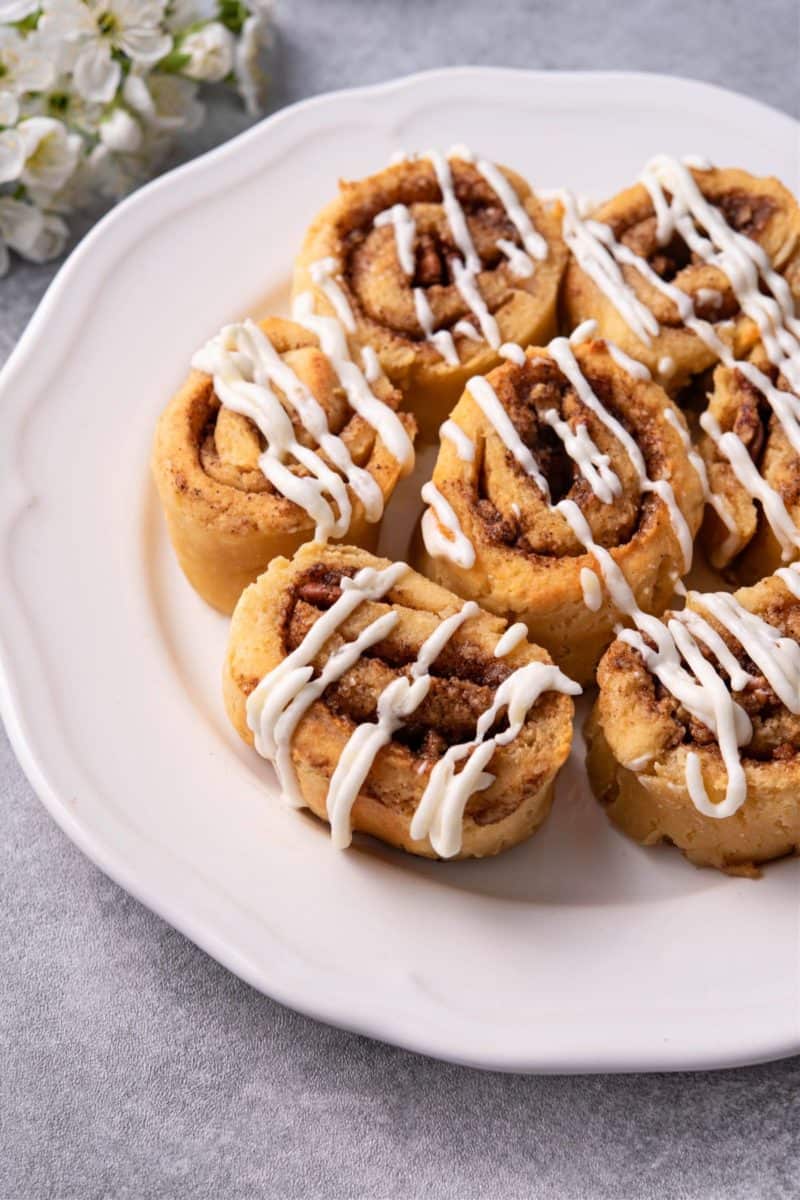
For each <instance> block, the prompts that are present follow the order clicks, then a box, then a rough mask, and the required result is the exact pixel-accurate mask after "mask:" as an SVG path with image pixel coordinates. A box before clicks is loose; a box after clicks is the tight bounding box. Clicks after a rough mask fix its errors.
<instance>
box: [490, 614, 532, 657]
mask: <svg viewBox="0 0 800 1200" xmlns="http://www.w3.org/2000/svg"><path fill="white" fill-rule="evenodd" d="M527 636H528V626H527V625H525V624H523V622H522V621H517V623H516V624H515V625H509V627H508V629H507V630H506V631H505V633H504V634H502V635H501V637H500V640H499V641H498V643H497V645H496V646H495V648H494V656H495V658H505V657H506V655H507V654H510V653H511V651H512V650H516V648H517V646H518V645H519V644H520V642H524V641H525V639H526V638H527Z"/></svg>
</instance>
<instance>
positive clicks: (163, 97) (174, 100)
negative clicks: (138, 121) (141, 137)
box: [122, 71, 205, 132]
mask: <svg viewBox="0 0 800 1200" xmlns="http://www.w3.org/2000/svg"><path fill="white" fill-rule="evenodd" d="M122 94H123V96H124V98H125V102H126V103H127V104H128V105H129V106H130V107H131V108H132V109H133V110H134V111H135V112H138V113H140V114H141V116H142V118H143V119H144V120H145V121H147V122H148V124H150V125H153V126H154V127H155V128H156V129H185V130H187V131H189V132H191V131H192V130H193V129H197V128H198V126H199V125H200V124H201V122H202V120H203V115H204V112H205V109H204V108H203V105H202V104H201V103H200V101H199V100H198V99H197V88H196V86H195V84H193V83H190V82H189V80H188V79H178V78H177V77H176V76H175V75H160V74H159V73H158V72H154V73H153V74H152V75H149V76H147V78H146V79H145V78H143V76H141V75H139V74H136V73H134V72H133V71H132V72H131V74H130V75H129V76H128V78H127V79H126V80H125V84H124V86H123V89H122Z"/></svg>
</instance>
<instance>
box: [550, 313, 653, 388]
mask: <svg viewBox="0 0 800 1200" xmlns="http://www.w3.org/2000/svg"><path fill="white" fill-rule="evenodd" d="M578 328H580V326H578ZM570 342H572V338H570ZM572 344H573V345H574V344H575V343H574V342H573V343H572ZM606 350H607V351H608V353H609V354H610V355H611V357H612V358H613V360H614V362H615V363H616V364H617V366H618V367H621V368H622V370H623V371H627V372H628V374H629V375H631V376H632V377H633V378H634V379H641V380H642V381H643V382H647V381H649V380H650V379H652V378H653V376H652V375H651V374H650V371H649V370H648V368H647V367H646V366H645V365H644V363H641V362H639V360H638V358H631V356H630V354H626V353H625V351H624V350H623V349H621V347H619V346H617V345H616V344H615V343H614V342H609V341H608V340H607V339H606Z"/></svg>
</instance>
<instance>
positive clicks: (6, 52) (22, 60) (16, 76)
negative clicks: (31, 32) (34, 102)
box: [0, 26, 54, 96]
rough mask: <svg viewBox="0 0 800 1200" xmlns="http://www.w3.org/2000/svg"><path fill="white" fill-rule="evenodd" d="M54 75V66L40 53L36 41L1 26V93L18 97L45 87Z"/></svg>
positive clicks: (38, 44)
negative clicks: (8, 93)
mask: <svg viewBox="0 0 800 1200" xmlns="http://www.w3.org/2000/svg"><path fill="white" fill-rule="evenodd" d="M53 75H54V69H53V64H52V62H51V61H49V60H48V58H47V57H46V56H45V55H44V54H43V53H41V48H40V43H39V42H38V40H37V39H36V38H33V37H23V35H22V34H21V33H19V32H18V31H17V30H16V29H10V28H3V27H1V26H0V79H2V81H3V91H4V92H11V93H13V95H15V96H21V95H22V94H23V92H38V91H41V89H42V88H46V87H47V86H48V84H49V83H50V81H51V80H52V78H53Z"/></svg>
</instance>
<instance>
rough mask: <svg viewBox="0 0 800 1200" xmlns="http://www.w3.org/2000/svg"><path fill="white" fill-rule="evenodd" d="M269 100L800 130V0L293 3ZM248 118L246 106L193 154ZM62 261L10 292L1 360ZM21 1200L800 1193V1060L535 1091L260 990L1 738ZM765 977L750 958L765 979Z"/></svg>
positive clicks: (6, 1028) (0, 956)
mask: <svg viewBox="0 0 800 1200" xmlns="http://www.w3.org/2000/svg"><path fill="white" fill-rule="evenodd" d="M279 21H280V33H279V39H278V45H277V52H276V56H275V62H274V66H273V84H272V95H271V100H272V105H273V107H278V106H280V105H283V104H286V103H289V102H291V101H293V100H297V99H300V98H301V97H303V96H307V95H311V94H312V93H314V92H320V91H326V90H328V89H331V88H337V87H343V86H347V85H351V84H357V83H366V82H371V81H374V80H379V79H384V78H388V77H390V76H393V75H398V74H403V73H406V72H409V71H412V70H417V69H420V68H423V67H430V66H439V65H444V64H448V63H464V62H470V63H492V64H498V65H506V66H532V67H560V68H567V67H573V68H581V67H582V68H601V67H602V68H613V67H617V68H629V69H638V70H656V71H665V72H671V73H676V74H681V75H689V76H695V77H698V78H702V79H708V80H711V81H713V82H717V83H722V84H725V85H727V86H730V87H733V88H737V89H739V90H740V91H743V92H748V93H750V94H751V95H754V96H757V97H759V98H760V99H762V100H765V101H767V102H769V103H772V104H774V105H777V106H779V107H781V108H783V109H785V110H787V111H788V112H791V113H792V114H793V115H795V116H797V115H800V76H799V75H798V62H799V61H800V59H799V57H798V56H799V55H800V8H798V5H797V0H766V2H761V3H755V0H692V2H691V3H687V2H686V0H672V2H670V0H640V2H639V3H637V4H635V5H634V4H628V3H626V4H623V3H617V4H615V5H613V6H612V5H611V4H610V3H609V2H608V0H606V3H605V4H604V5H592V4H590V3H588V2H587V0H580V2H578V0H550V3H547V4H545V3H538V2H534V3H517V4H515V3H513V0H488V2H487V0H460V3H446V2H444V0H440V2H432V3H431V2H428V3H423V2H422V0H416V2H414V0H405V2H404V3H397V2H388V0H362V2H361V3H358V2H356V0H292V2H290V0H284V3H283V6H282V9H281V11H280V18H279ZM245 124H246V121H245V119H244V118H243V117H242V115H241V114H240V113H238V112H237V110H236V108H235V106H234V105H233V104H230V105H223V106H221V107H220V108H218V109H217V110H216V111H215V112H214V115H213V119H212V120H211V122H210V124H209V126H208V127H207V128H206V129H204V130H203V131H202V132H201V133H200V134H199V135H195V137H194V138H193V139H192V142H191V145H190V146H189V147H185V148H184V149H185V150H186V152H187V154H188V153H189V152H191V153H196V152H198V151H199V150H201V149H204V148H205V147H206V146H208V145H211V144H213V142H215V141H217V140H219V139H221V138H223V137H227V136H229V135H230V134H232V133H234V132H237V131H238V130H239V129H241V128H243V127H244V125H245ZM52 274H53V268H52V267H40V268H36V267H20V268H17V269H16V270H15V271H14V272H13V274H12V275H11V276H10V277H9V278H7V279H6V280H4V281H2V282H0V357H5V356H6V355H7V354H8V352H9V351H10V350H11V348H12V346H13V345H14V342H15V341H16V339H17V337H18V336H19V334H20V332H21V331H22V329H23V327H24V325H25V323H26V322H27V320H28V318H29V316H30V314H31V312H32V311H33V309H34V307H35V305H36V303H37V301H38V300H39V298H40V296H41V295H42V292H43V291H44V288H45V286H46V285H47V283H48V282H49V280H50V278H51V277H52ZM0 820H2V830H3V832H2V836H0V879H1V880H2V903H1V904H0V1198H2V1200H18V1198H19V1200H23V1198H28V1197H36V1198H37V1200H38V1198H39V1197H59V1198H63V1200H68V1198H69V1200H72V1198H75V1200H78V1198H80V1200H84V1198H91V1200H94V1198H95V1197H96V1198H98V1200H99V1198H100V1197H110V1198H114V1200H117V1198H120V1200H122V1198H126V1197H131V1198H139V1197H147V1198H150V1197H165V1198H167V1197H168V1198H170V1200H178V1198H180V1197H214V1198H220V1200H240V1198H241V1200H244V1198H249V1197H256V1196H258V1197H261V1196H264V1197H276V1198H277V1197H281V1198H284V1197H285V1198H287V1200H288V1198H290V1197H304V1198H312V1197H324V1198H326V1200H327V1198H334V1197H376V1198H383V1197H404V1198H405V1197H412V1196H429V1197H432V1198H433V1200H439V1198H440V1197H454V1198H458V1200H471V1198H473V1197H504V1198H507V1200H517V1198H523V1197H525V1198H527V1197H553V1198H557V1200H570V1198H572V1197H581V1198H586V1200H600V1198H602V1197H609V1198H611V1197H613V1198H614V1200H620V1198H624V1200H629V1198H630V1200H639V1198H640V1197H641V1198H650V1197H653V1198H658V1200H661V1198H664V1197H671V1198H673V1197H674V1198H681V1197H692V1198H694V1197H703V1198H704V1200H705V1198H708V1200H713V1198H716V1197H719V1198H721V1200H722V1198H724V1200H737V1198H739V1197H742V1198H744V1197H770V1198H771V1197H795V1196H797V1195H798V1194H800V1150H798V1141H797V1139H798V1133H800V1099H798V1085H799V1084H800V1059H792V1060H789V1061H786V1062H783V1063H777V1064H773V1065H768V1066H761V1067H753V1068H750V1069H748V1070H736V1071H725V1072H719V1073H716V1074H707V1075H701V1074H695V1075H672V1076H663V1075H662V1076H659V1075H650V1076H627V1077H626V1076H617V1077H588V1078H542V1079H536V1078H520V1077H504V1076H500V1075H490V1074H481V1073H480V1072H476V1071H470V1070H466V1069H463V1068H458V1067H451V1066H447V1065H442V1064H438V1063H435V1062H432V1061H428V1060H426V1059H423V1058H419V1057H417V1056H415V1055H412V1054H407V1053H404V1052H401V1051H398V1050H393V1049H390V1048H388V1047H386V1046H381V1045H376V1044H373V1043H371V1042H367V1041H365V1040H363V1039H362V1038H358V1037H354V1036H352V1035H349V1034H345V1033H340V1032H338V1031H336V1030H333V1029H328V1028H326V1027H324V1026H321V1025H318V1024H316V1023H315V1022H313V1021H310V1020H307V1019H305V1018H303V1017H299V1016H296V1015H295V1014H293V1013H291V1012H288V1011H286V1010H285V1009H283V1008H281V1007H280V1006H279V1005H277V1004H274V1003H273V1002H272V1001H270V1000H267V999H265V998H264V997H262V996H259V995H257V994H256V993H255V992H253V991H251V990H250V989H249V988H248V987H246V986H245V985H244V984H243V983H240V982H239V981H238V980H237V979H234V978H233V977H232V976H230V975H228V974H227V973H226V972H225V971H224V970H223V969H222V968H221V967H219V966H217V965H216V964H215V963H214V962H212V961H211V960H210V959H208V958H206V957H205V955H204V954H202V953H201V952H200V951H199V950H197V949H195V947H193V946H192V945H190V944H189V943H187V942H186V941H185V940H184V938H182V937H181V936H180V934H177V933H175V932H174V931H173V930H172V929H170V928H169V927H167V926H166V925H164V924H163V922H162V921H160V920H159V919H158V918H157V917H155V916H153V915H152V914H151V913H149V912H147V911H145V910H144V909H143V908H141V907H140V905H139V904H137V903H136V902H135V901H134V900H132V899H131V898H130V897H129V896H127V895H126V894H125V893H124V892H122V891H120V890H119V888H117V887H116V886H115V885H114V884H112V883H110V882H109V881H108V880H107V879H106V878H104V877H103V876H102V875H101V874H100V873H99V871H97V870H96V869H95V868H94V867H93V866H92V865H91V864H90V863H89V862H87V861H86V860H85V859H84V858H83V857H82V856H81V855H80V854H79V853H78V851H77V850H75V849H74V848H73V847H72V845H71V844H70V843H69V842H67V840H66V839H65V838H64V837H63V835H62V834H61V833H60V832H59V830H58V829H56V827H55V826H54V825H53V824H52V823H51V821H50V819H49V818H48V817H47V816H46V814H45V812H44V810H43V809H42V808H41V806H40V805H39V803H38V801H37V800H36V798H35V797H34V795H33V793H32V791H31V789H30V787H29V786H28V784H27V782H26V781H25V779H24V777H23V775H22V773H21V771H20V770H19V768H18V766H17V764H16V762H15V760H14V757H13V755H12V753H11V751H10V749H9V748H8V745H7V743H6V742H5V741H4V740H3V741H2V743H0ZM743 965H744V968H745V969H746V964H743Z"/></svg>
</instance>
